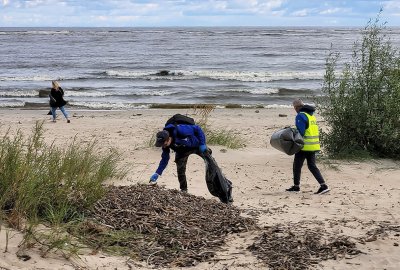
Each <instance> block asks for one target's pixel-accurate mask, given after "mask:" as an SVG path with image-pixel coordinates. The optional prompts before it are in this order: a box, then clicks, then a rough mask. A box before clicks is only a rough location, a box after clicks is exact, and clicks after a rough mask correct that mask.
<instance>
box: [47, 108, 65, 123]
mask: <svg viewBox="0 0 400 270" xmlns="http://www.w3.org/2000/svg"><path fill="white" fill-rule="evenodd" d="M59 108H60V111H61V112H62V113H63V115H64V116H65V118H67V119H68V113H67V111H66V110H65V108H64V106H61V107H59ZM56 110H57V107H51V113H52V114H53V121H55V120H56V116H57V113H56Z"/></svg>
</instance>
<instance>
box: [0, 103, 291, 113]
mask: <svg viewBox="0 0 400 270" xmlns="http://www.w3.org/2000/svg"><path fill="white" fill-rule="evenodd" d="M201 106H214V107H215V108H216V109H241V108H243V109H246V108H249V109H270V108H272V109H274V108H292V106H291V104H288V105H284V104H266V105H265V104H237V103H227V104H214V103H193V104H179V103H130V104H128V105H127V106H126V107H120V108H113V107H110V108H88V107H85V106H74V105H69V104H67V105H66V108H70V109H73V110H85V109H86V110H91V111H98V110H100V111H101V110H105V111H107V110H115V111H124V110H137V109H193V108H196V107H201ZM49 108H50V107H49V106H48V105H47V104H46V105H43V104H42V103H28V104H26V105H24V106H3V107H1V106H0V110H4V109H21V110H42V109H49Z"/></svg>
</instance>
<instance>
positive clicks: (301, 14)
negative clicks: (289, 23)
mask: <svg viewBox="0 0 400 270" xmlns="http://www.w3.org/2000/svg"><path fill="white" fill-rule="evenodd" d="M310 12H311V9H308V8H305V9H300V10H297V11H294V12H292V13H291V15H292V16H295V17H306V16H308V14H309V13H310Z"/></svg>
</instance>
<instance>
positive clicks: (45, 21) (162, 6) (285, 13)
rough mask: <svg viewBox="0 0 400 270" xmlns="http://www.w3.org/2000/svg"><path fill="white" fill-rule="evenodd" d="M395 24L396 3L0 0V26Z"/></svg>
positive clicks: (399, 9) (399, 10) (399, 2)
mask: <svg viewBox="0 0 400 270" xmlns="http://www.w3.org/2000/svg"><path fill="white" fill-rule="evenodd" d="M381 9H382V13H381V15H380V21H382V22H387V26H389V27H391V26H393V27H394V26H400V0H391V1H374V0H352V1H341V0H331V1H324V0H152V1H151V0H97V1H96V0H63V1H60V0H0V27H164V26H168V27H171V26H222V27H225V26H338V27H339V26H366V25H367V23H368V21H369V20H370V19H375V18H376V17H377V14H378V13H379V11H380V10H381Z"/></svg>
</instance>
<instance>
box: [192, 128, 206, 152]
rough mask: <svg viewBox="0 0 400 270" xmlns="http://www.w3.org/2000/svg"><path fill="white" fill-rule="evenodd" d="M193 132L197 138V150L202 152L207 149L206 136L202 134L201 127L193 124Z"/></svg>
mask: <svg viewBox="0 0 400 270" xmlns="http://www.w3.org/2000/svg"><path fill="white" fill-rule="evenodd" d="M194 131H195V132H194V134H195V136H196V137H197V139H198V140H199V151H200V153H204V152H206V151H207V145H206V136H205V135H204V132H203V130H202V129H201V127H200V126H197V125H195V126H194Z"/></svg>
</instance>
